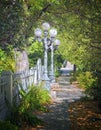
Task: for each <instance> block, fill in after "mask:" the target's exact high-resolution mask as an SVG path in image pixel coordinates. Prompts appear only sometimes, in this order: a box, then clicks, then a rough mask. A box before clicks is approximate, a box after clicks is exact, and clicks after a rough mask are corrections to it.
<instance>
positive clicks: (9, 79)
mask: <svg viewBox="0 0 101 130" xmlns="http://www.w3.org/2000/svg"><path fill="white" fill-rule="evenodd" d="M2 76H3V77H4V78H5V82H6V83H7V86H5V96H6V99H7V100H8V102H9V103H10V105H11V106H12V102H13V74H12V72H10V71H4V72H3V73H2Z"/></svg>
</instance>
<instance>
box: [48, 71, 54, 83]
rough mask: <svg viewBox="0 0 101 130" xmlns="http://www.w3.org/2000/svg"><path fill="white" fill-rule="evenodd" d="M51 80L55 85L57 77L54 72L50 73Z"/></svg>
mask: <svg viewBox="0 0 101 130" xmlns="http://www.w3.org/2000/svg"><path fill="white" fill-rule="evenodd" d="M49 78H50V82H51V83H55V75H54V74H53V73H52V72H50V74H49Z"/></svg>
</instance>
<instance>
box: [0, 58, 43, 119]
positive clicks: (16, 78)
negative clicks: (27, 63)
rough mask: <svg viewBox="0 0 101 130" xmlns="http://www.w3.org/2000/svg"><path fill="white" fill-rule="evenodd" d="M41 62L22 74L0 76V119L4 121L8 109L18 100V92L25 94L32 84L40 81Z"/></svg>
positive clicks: (10, 73)
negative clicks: (21, 90) (23, 91)
mask: <svg viewBox="0 0 101 130" xmlns="http://www.w3.org/2000/svg"><path fill="white" fill-rule="evenodd" d="M42 75H43V74H42V66H41V60H40V59H39V60H38V61H37V65H36V66H35V67H33V68H31V69H29V70H25V71H23V72H18V73H12V72H3V73H2V74H1V76H0V119H5V118H6V117H7V116H8V115H9V112H10V107H11V106H12V105H13V102H14V103H18V102H19V100H20V94H19V90H20V89H21V88H22V89H23V90H25V91H26V92H27V91H28V87H29V86H31V85H32V84H34V85H37V84H38V83H39V82H41V80H42V78H41V77H42Z"/></svg>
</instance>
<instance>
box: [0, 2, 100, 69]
mask: <svg viewBox="0 0 101 130" xmlns="http://www.w3.org/2000/svg"><path fill="white" fill-rule="evenodd" d="M0 10H1V11H0V48H1V49H3V50H6V51H7V50H8V46H9V45H11V46H12V47H13V48H19V49H23V48H25V49H26V48H27V47H28V46H30V45H32V44H34V42H32V41H30V40H29V38H30V37H33V38H34V29H35V28H36V27H40V26H41V24H42V22H44V21H47V22H49V23H50V24H51V26H52V27H55V28H57V30H58V36H57V37H58V38H59V39H60V40H61V45H60V47H59V50H58V52H59V53H58V54H59V55H61V56H62V57H63V58H64V59H67V60H70V61H71V62H72V63H74V64H76V65H77V66H78V68H79V69H81V70H82V69H86V70H93V71H95V70H98V71H101V67H100V65H101V61H100V59H101V55H100V53H101V52H100V49H101V36H100V30H101V29H100V28H101V27H100V26H101V25H100V18H101V1H100V0H81V1H78V0H64V1H63V0H57V1H56V0H39V1H36V0H4V1H1V3H0ZM32 46H33V45H32ZM41 49H42V48H41ZM34 52H35V51H34V49H33V54H34ZM39 52H40V51H39ZM29 53H30V52H29ZM56 53H57V52H56ZM85 66H86V67H85Z"/></svg>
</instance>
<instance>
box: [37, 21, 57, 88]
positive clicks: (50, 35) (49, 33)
mask: <svg viewBox="0 0 101 130" xmlns="http://www.w3.org/2000/svg"><path fill="white" fill-rule="evenodd" d="M42 29H43V31H42V30H41V29H40V28H37V29H35V32H34V34H35V36H36V38H37V40H38V41H39V42H41V41H42V42H43V45H44V76H43V77H44V79H43V80H45V81H46V88H47V89H48V90H49V89H50V85H49V82H50V80H51V81H52V80H54V79H55V78H54V67H53V66H54V65H53V50H54V47H53V43H54V41H55V37H56V35H57V31H56V29H50V25H49V23H47V22H45V23H43V24H42ZM49 29H50V30H49ZM42 33H43V34H44V35H43V37H42ZM56 46H57V45H56ZM49 48H50V49H51V71H50V79H49V77H48V70H47V67H48V65H47V61H48V55H47V53H48V49H49Z"/></svg>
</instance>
